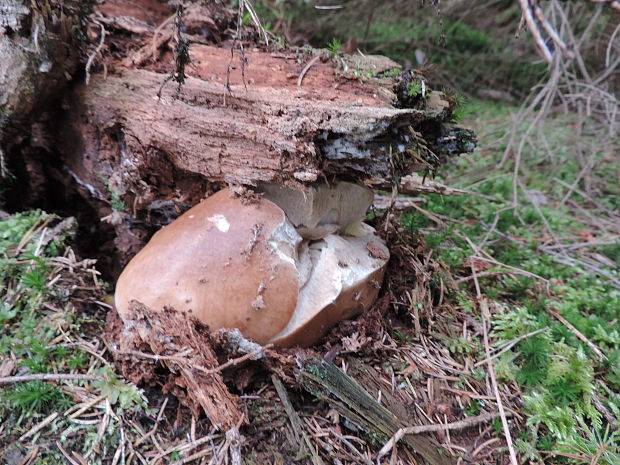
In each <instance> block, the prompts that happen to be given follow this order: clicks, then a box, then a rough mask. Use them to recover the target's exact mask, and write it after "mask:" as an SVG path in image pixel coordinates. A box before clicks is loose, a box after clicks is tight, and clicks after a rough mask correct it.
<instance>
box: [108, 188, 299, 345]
mask: <svg viewBox="0 0 620 465" xmlns="http://www.w3.org/2000/svg"><path fill="white" fill-rule="evenodd" d="M300 241H301V238H300V237H299V235H298V234H297V233H296V232H295V229H294V228H293V227H292V225H291V224H290V223H289V222H288V220H287V219H286V217H285V215H284V212H283V211H282V210H281V209H280V208H279V207H277V206H276V205H275V204H273V203H272V202H270V201H268V200H264V199H262V200H259V201H257V202H253V203H247V202H245V203H244V202H242V201H241V200H240V199H239V198H235V197H233V196H232V195H231V194H230V193H229V191H228V190H227V189H224V190H222V191H220V192H218V193H216V194H214V195H212V196H211V197H209V198H208V199H207V200H205V201H203V202H202V203H200V204H198V205H196V206H195V207H193V208H191V209H190V210H188V211H187V212H186V213H185V214H183V215H181V216H180V217H179V218H178V219H177V220H175V221H174V222H173V223H171V224H169V225H168V226H166V227H164V228H163V229H161V230H160V231H158V232H157V233H156V234H155V235H154V236H153V238H152V239H151V240H150V241H149V243H148V244H147V245H146V246H145V247H144V249H142V250H141V251H140V252H139V253H138V254H137V255H136V256H135V257H134V258H133V259H132V260H131V262H129V264H128V265H127V267H126V268H125V269H124V270H123V272H122V274H121V276H120V277H119V279H118V282H117V285H116V293H115V304H116V308H117V310H118V312H119V313H120V315H121V316H123V317H125V316H127V315H128V314H129V307H130V302H131V301H133V300H137V301H139V302H141V303H143V304H145V305H146V306H147V307H149V308H151V309H152V310H155V311H159V310H161V309H162V308H163V307H165V306H169V307H172V308H174V309H176V310H178V311H185V312H191V313H192V314H193V315H194V316H195V317H196V318H198V319H199V320H201V321H203V322H205V323H206V324H208V325H209V326H210V328H211V329H213V330H214V329H219V328H238V329H239V330H240V331H241V332H242V333H243V334H244V335H245V336H246V337H248V338H251V339H254V340H255V341H257V342H259V343H261V344H264V343H266V342H267V341H269V340H270V339H271V338H272V337H273V336H274V335H275V334H277V333H278V332H280V331H281V330H282V329H283V328H284V327H285V326H286V325H287V323H288V322H289V320H290V319H291V316H292V315H293V312H294V311H295V307H296V305H297V297H298V294H299V280H298V272H297V268H296V266H295V260H296V258H297V252H296V247H297V245H298V243H299V242H300Z"/></svg>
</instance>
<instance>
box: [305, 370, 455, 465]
mask: <svg viewBox="0 0 620 465" xmlns="http://www.w3.org/2000/svg"><path fill="white" fill-rule="evenodd" d="M371 370H372V371H374V369H372V368H371V367H365V368H362V367H361V363H360V364H358V366H357V368H356V371H357V378H358V379H359V380H360V382H359V383H358V381H356V380H355V379H353V378H352V377H351V376H348V375H347V374H345V373H344V372H343V371H341V370H340V369H339V368H338V367H337V366H336V365H334V364H333V363H332V362H331V361H329V360H325V359H311V360H308V361H305V362H304V364H303V366H302V368H301V370H300V383H301V385H302V386H303V387H304V388H305V389H306V390H307V391H309V392H310V393H312V394H313V395H315V396H317V397H319V398H321V399H324V400H326V401H327V402H328V403H329V404H330V406H331V407H332V408H334V409H335V410H336V411H338V412H339V413H340V414H342V415H344V416H345V417H346V418H347V419H348V420H349V421H351V422H353V423H354V424H356V425H358V426H360V427H361V428H362V429H364V431H366V432H368V433H374V434H378V435H380V437H382V438H383V439H384V440H385V441H387V440H388V439H389V438H391V437H392V436H394V434H396V433H397V431H399V430H400V429H401V428H406V427H407V426H409V425H408V422H407V418H406V414H405V413H404V412H406V408H405V406H404V405H402V404H400V403H399V402H398V400H397V399H396V398H395V397H394V396H393V395H392V393H391V392H390V390H389V389H387V388H386V387H385V386H383V385H381V384H380V383H379V382H377V379H378V376H377V373H376V372H374V373H372V371H371ZM362 385H365V386H364V387H362ZM366 385H367V386H368V387H372V389H373V391H372V392H380V393H381V403H379V402H378V401H377V400H376V399H375V398H374V397H373V396H371V395H370V394H369V393H368V388H365V387H366ZM402 441H403V442H405V443H406V444H407V445H408V446H409V447H410V448H411V449H412V450H413V451H415V452H416V453H418V454H419V455H420V456H421V457H422V458H423V459H424V460H425V461H426V462H427V463H428V464H430V465H450V464H452V463H454V461H453V460H452V459H451V458H450V457H448V456H446V455H442V454H440V453H439V448H440V446H439V445H438V444H436V443H435V442H434V441H433V440H432V439H431V438H430V437H428V436H424V435H420V436H405V437H404V438H403V439H402Z"/></svg>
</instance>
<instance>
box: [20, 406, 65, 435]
mask: <svg viewBox="0 0 620 465" xmlns="http://www.w3.org/2000/svg"><path fill="white" fill-rule="evenodd" d="M57 416H58V412H54V413H52V414H51V415H50V416H48V417H47V418H46V419H45V420H43V421H41V422H40V423H37V424H36V425H34V426H33V427H32V428H30V430H28V431H27V432H25V433H24V434H22V435H21V436H20V437H19V439H18V440H17V441H18V442H22V441H23V440H24V439H28V438H29V437H30V436H34V435H35V434H36V433H38V432H39V431H41V430H42V429H43V428H45V427H46V426H47V425H49V424H50V423H51V422H53V421H54V420H55V419H56V417H57Z"/></svg>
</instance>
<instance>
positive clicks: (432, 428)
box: [377, 412, 510, 458]
mask: <svg viewBox="0 0 620 465" xmlns="http://www.w3.org/2000/svg"><path fill="white" fill-rule="evenodd" d="M499 415H500V413H499V412H495V413H483V414H482V415H478V416H476V417H471V418H466V419H465V420H459V421H455V422H453V423H445V424H444V423H439V424H433V425H420V426H408V427H407V428H400V429H399V430H398V431H396V433H395V434H394V436H392V437H391V438H390V440H389V441H388V442H387V443H386V444H385V445H384V446H383V448H382V449H381V450H380V451H379V454H378V456H377V458H381V457H383V456H384V455H386V454H387V453H388V452H390V450H392V448H393V447H394V446H395V445H396V443H397V442H398V441H400V440H401V439H402V438H403V436H405V435H406V434H422V433H434V432H437V431H449V430H454V429H465V428H469V427H471V426H475V425H479V424H480V423H486V422H487V421H490V420H493V419H495V418H497V417H498V416H499ZM509 415H510V414H509Z"/></svg>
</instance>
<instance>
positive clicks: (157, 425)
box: [133, 397, 168, 447]
mask: <svg viewBox="0 0 620 465" xmlns="http://www.w3.org/2000/svg"><path fill="white" fill-rule="evenodd" d="M166 405H168V397H166V398H165V399H164V403H163V404H162V406H161V407H160V409H159V413H158V414H157V419H156V420H155V424H154V425H153V428H151V430H150V431H149V432H148V433H146V434H144V435H143V436H142V437H141V438H140V439H138V440H137V441H136V442H135V443H134V444H133V446H134V447H138V446H139V445H140V444H142V443H143V442H144V441H146V440H147V439H148V438H150V437H151V436H153V435H154V434H155V433H156V432H157V428H158V427H159V422H160V421H161V419H162V417H163V416H164V410H165V409H166Z"/></svg>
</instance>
